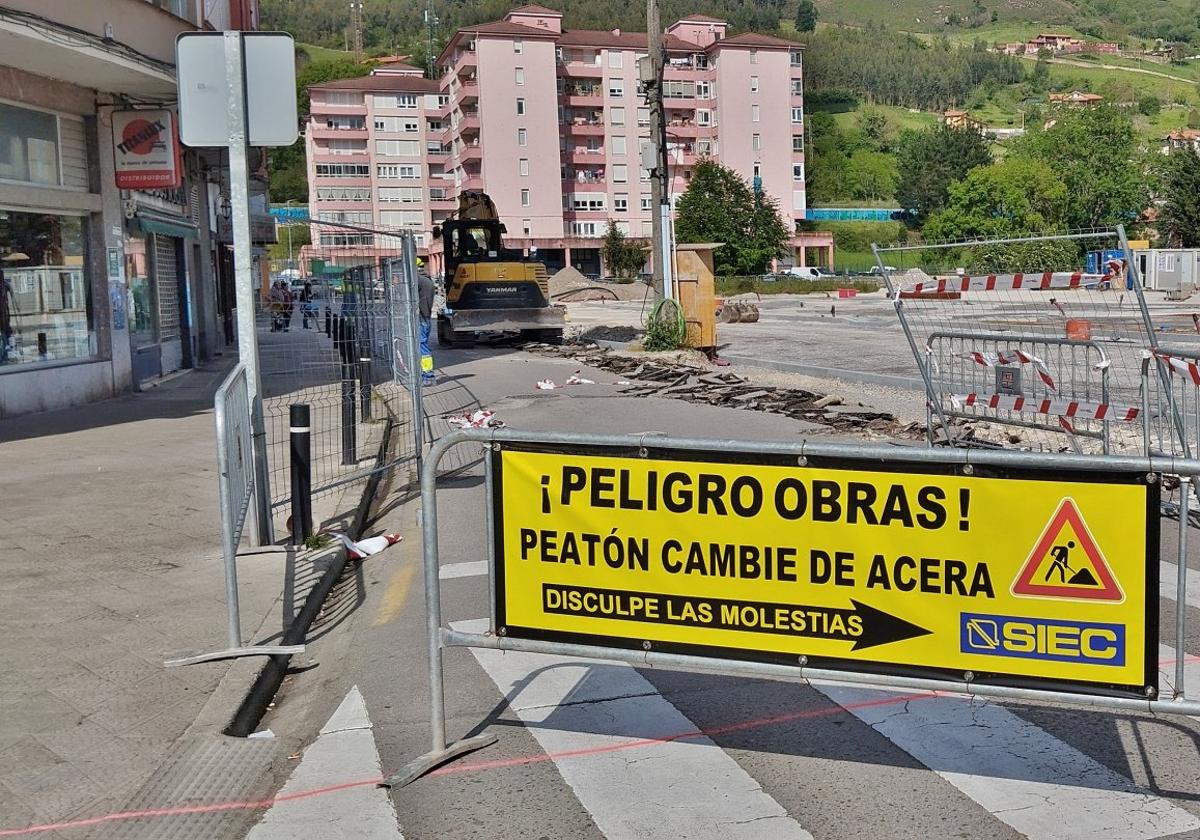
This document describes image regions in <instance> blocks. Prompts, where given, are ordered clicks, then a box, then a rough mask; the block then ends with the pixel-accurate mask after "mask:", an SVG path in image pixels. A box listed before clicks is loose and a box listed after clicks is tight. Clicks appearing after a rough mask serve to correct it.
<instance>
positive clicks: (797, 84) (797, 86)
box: [792, 79, 804, 96]
mask: <svg viewBox="0 0 1200 840" xmlns="http://www.w3.org/2000/svg"><path fill="white" fill-rule="evenodd" d="M803 95H804V82H802V81H800V80H799V79H792V96H803Z"/></svg>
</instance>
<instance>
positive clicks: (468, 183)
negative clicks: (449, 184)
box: [455, 173, 483, 206]
mask: <svg viewBox="0 0 1200 840" xmlns="http://www.w3.org/2000/svg"><path fill="white" fill-rule="evenodd" d="M481 189H483V176H482V175H480V174H478V173H475V174H473V175H469V176H468V177H466V178H463V179H462V181H460V182H459V184H458V190H459V192H462V191H463V190H481ZM455 206H457V204H456V205H455Z"/></svg>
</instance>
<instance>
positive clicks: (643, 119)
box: [637, 108, 650, 126]
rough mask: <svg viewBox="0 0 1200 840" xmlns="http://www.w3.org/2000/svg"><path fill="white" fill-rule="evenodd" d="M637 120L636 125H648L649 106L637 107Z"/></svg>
mask: <svg viewBox="0 0 1200 840" xmlns="http://www.w3.org/2000/svg"><path fill="white" fill-rule="evenodd" d="M637 121H638V125H640V126H647V125H650V109H649V108H638V109H637Z"/></svg>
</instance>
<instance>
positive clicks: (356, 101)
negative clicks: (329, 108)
mask: <svg viewBox="0 0 1200 840" xmlns="http://www.w3.org/2000/svg"><path fill="white" fill-rule="evenodd" d="M376 98H378V97H376ZM324 102H325V104H326V105H362V104H363V98H362V94H361V93H351V92H350V91H347V90H327V91H325V98H324Z"/></svg>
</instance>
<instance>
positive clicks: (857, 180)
mask: <svg viewBox="0 0 1200 840" xmlns="http://www.w3.org/2000/svg"><path fill="white" fill-rule="evenodd" d="M898 179H899V175H898V174H897V172H896V161H895V159H894V158H893V157H892V156H891V155H888V154H883V153H882V152H870V151H867V150H866V149H861V150H859V151H857V152H855V153H854V154H852V155H851V156H850V160H849V161H848V162H847V164H846V186H847V187H848V188H849V190H850V196H851V198H854V199H856V200H860V201H880V200H882V199H890V198H893V197H894V196H895V195H896V181H897V180H898Z"/></svg>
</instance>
